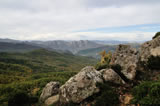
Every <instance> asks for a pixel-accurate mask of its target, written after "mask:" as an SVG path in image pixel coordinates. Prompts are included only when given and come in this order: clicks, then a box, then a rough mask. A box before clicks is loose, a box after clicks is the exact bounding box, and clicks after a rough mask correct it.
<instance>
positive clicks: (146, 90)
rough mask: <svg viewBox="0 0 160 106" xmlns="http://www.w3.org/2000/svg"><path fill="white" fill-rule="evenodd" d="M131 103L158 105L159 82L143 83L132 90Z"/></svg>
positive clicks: (159, 97)
mask: <svg viewBox="0 0 160 106" xmlns="http://www.w3.org/2000/svg"><path fill="white" fill-rule="evenodd" d="M132 94H133V96H134V98H133V100H132V103H133V104H141V105H154V104H157V105H158V104H160V81H150V82H143V83H141V84H140V85H138V86H136V87H135V88H134V89H133V90H132Z"/></svg>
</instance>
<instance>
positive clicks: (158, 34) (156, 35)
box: [152, 32, 160, 39]
mask: <svg viewBox="0 0 160 106" xmlns="http://www.w3.org/2000/svg"><path fill="white" fill-rule="evenodd" d="M158 36H160V32H157V33H156V34H155V35H154V37H153V38H152V39H155V38H157V37H158Z"/></svg>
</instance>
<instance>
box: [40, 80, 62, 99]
mask: <svg viewBox="0 0 160 106" xmlns="http://www.w3.org/2000/svg"><path fill="white" fill-rule="evenodd" d="M59 87H60V84H59V82H53V81H51V82H49V83H48V84H47V85H46V86H45V88H43V91H42V93H41V96H40V101H41V102H44V101H45V100H46V99H47V98H49V97H51V96H54V95H56V94H58V93H59Z"/></svg>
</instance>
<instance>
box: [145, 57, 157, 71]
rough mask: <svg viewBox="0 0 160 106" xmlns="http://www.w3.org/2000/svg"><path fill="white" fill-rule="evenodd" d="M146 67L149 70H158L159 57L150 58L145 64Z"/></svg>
mask: <svg viewBox="0 0 160 106" xmlns="http://www.w3.org/2000/svg"><path fill="white" fill-rule="evenodd" d="M147 67H148V68H149V69H153V70H154V69H155V70H159V69H160V56H150V57H149V59H148V62H147Z"/></svg>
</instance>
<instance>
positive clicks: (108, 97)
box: [95, 84, 119, 106]
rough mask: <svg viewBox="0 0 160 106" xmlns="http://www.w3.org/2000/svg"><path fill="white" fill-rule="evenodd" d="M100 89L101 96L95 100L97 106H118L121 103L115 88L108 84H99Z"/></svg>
mask: <svg viewBox="0 0 160 106" xmlns="http://www.w3.org/2000/svg"><path fill="white" fill-rule="evenodd" d="M97 86H98V87H99V88H100V96H98V97H97V98H96V99H95V100H96V102H95V106H116V105H118V103H119V99H118V94H116V91H115V89H114V88H112V87H111V86H109V85H107V84H97Z"/></svg>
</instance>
